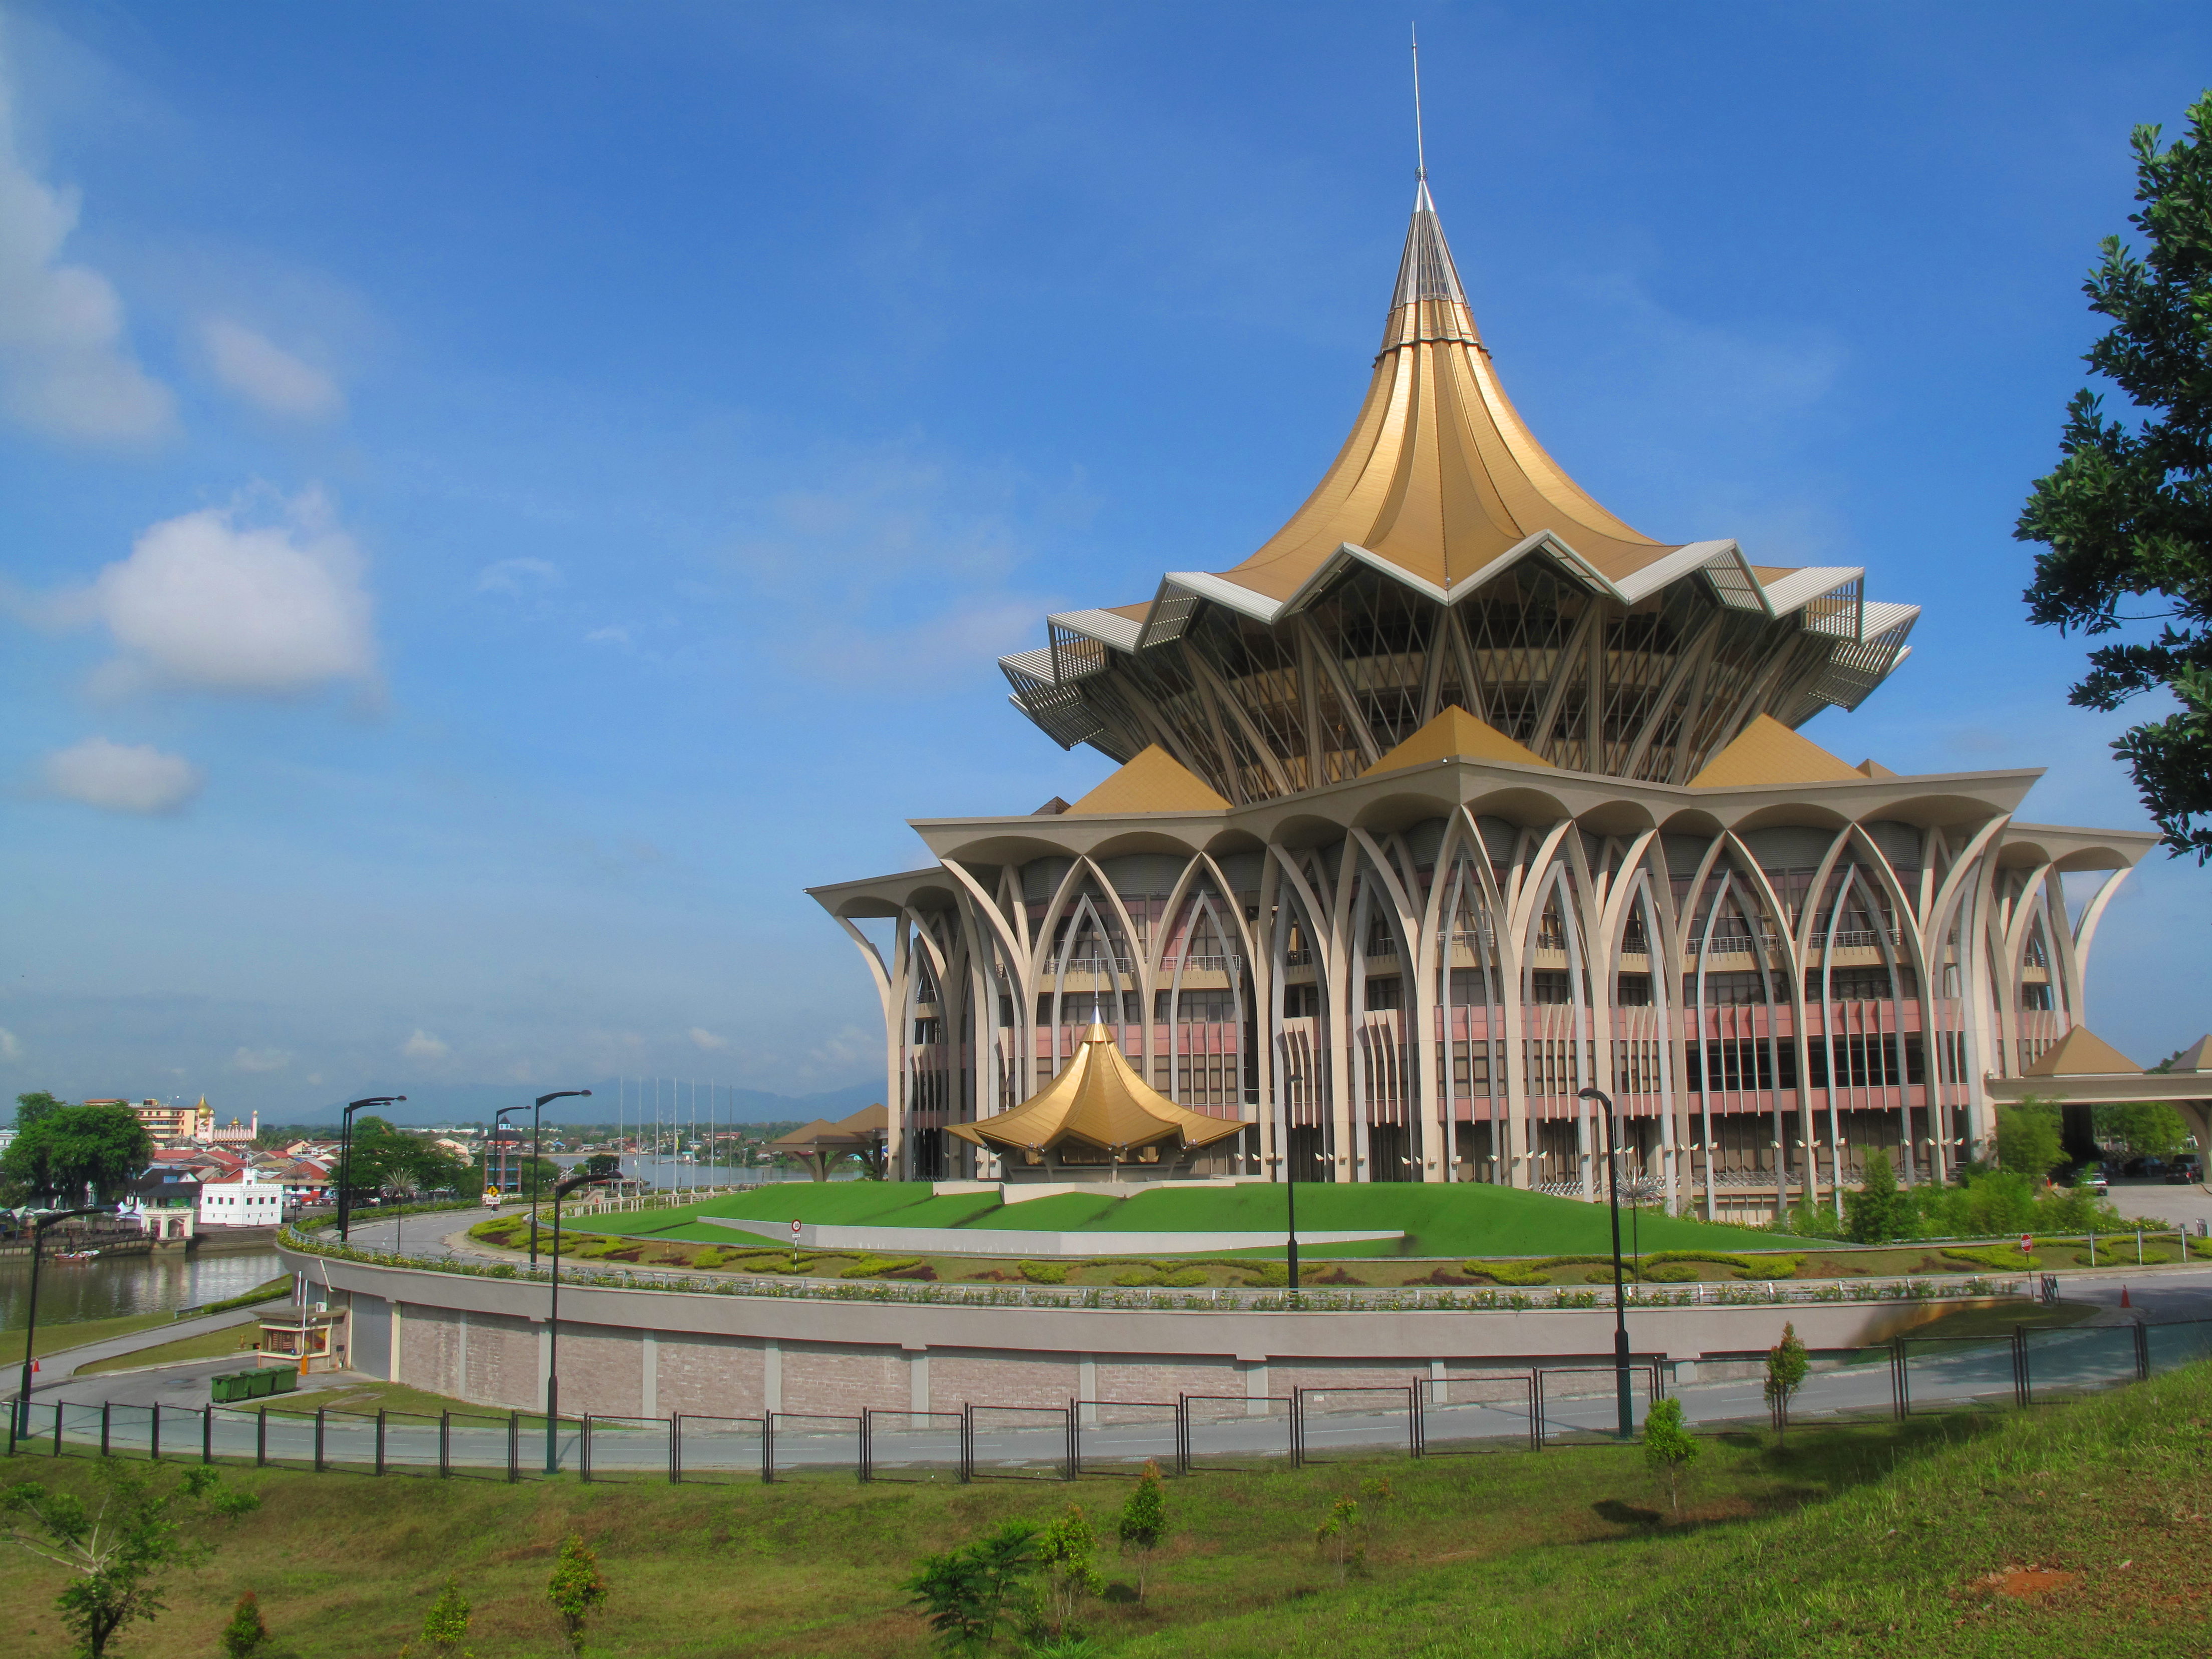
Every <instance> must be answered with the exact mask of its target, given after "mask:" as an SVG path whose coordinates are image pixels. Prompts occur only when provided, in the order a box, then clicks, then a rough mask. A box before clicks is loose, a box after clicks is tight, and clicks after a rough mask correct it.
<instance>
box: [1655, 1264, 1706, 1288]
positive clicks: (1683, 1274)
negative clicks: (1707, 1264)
mask: <svg viewBox="0 0 2212 1659" xmlns="http://www.w3.org/2000/svg"><path fill="white" fill-rule="evenodd" d="M1644 1278H1646V1279H1650V1281H1651V1282H1652V1283H1653V1284H1655V1285H1694V1284H1696V1283H1697V1282H1698V1270H1697V1269H1696V1268H1695V1267H1690V1266H1689V1265H1688V1264H1686V1263H1685V1262H1680V1261H1665V1262H1662V1263H1661V1264H1660V1265H1659V1266H1657V1267H1647V1268H1646V1269H1644Z"/></svg>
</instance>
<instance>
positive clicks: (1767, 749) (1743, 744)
mask: <svg viewBox="0 0 2212 1659" xmlns="http://www.w3.org/2000/svg"><path fill="white" fill-rule="evenodd" d="M1866 778H1867V775H1866V774H1865V773H1863V772H1862V771H1860V770H1859V769H1858V768H1857V767H1856V766H1852V765H1850V764H1849V763H1846V762H1845V761H1844V760H1843V758H1842V757H1839V756H1836V755H1832V754H1830V753H1829V752H1828V751H1827V750H1825V749H1823V748H1821V747H1820V744H1817V743H1815V742H1814V741H1813V740H1812V738H1801V737H1799V736H1798V735H1797V734H1796V732H1792V731H1791V730H1790V728H1789V727H1788V726H1784V724H1783V723H1782V722H1781V721H1780V720H1776V719H1775V718H1774V716H1773V715H1771V714H1761V715H1759V717H1758V718H1757V719H1755V720H1753V721H1752V723H1751V724H1750V725H1748V726H1745V727H1744V728H1743V730H1742V731H1741V732H1737V733H1736V735H1735V738H1733V739H1731V740H1730V742H1729V745H1728V747H1727V748H1725V749H1723V750H1721V752H1720V753H1719V754H1717V755H1716V756H1714V757H1712V759H1711V760H1709V761H1707V762H1706V763H1705V770H1704V771H1702V772H1700V773H1699V774H1698V775H1697V776H1695V777H1694V778H1692V779H1691V780H1690V787H1691V788H1692V789H1757V788H1760V787H1765V786H1767V785H1770V784H1778V783H1840V782H1843V781H1850V782H1852V783H1863V782H1865V781H1866Z"/></svg>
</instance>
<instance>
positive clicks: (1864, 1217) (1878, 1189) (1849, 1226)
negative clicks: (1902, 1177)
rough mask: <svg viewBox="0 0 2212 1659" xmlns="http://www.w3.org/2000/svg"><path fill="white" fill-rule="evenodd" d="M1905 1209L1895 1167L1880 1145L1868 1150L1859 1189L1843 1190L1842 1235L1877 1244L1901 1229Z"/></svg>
mask: <svg viewBox="0 0 2212 1659" xmlns="http://www.w3.org/2000/svg"><path fill="white" fill-rule="evenodd" d="M1904 1222H1905V1211H1904V1206H1903V1203H1902V1202H1901V1200H1900V1197H1899V1193H1898V1190H1897V1171H1896V1170H1893V1169H1892V1168H1890V1164H1889V1154H1888V1153H1887V1152H1883V1151H1882V1150H1881V1148H1880V1147H1876V1148H1875V1150H1874V1151H1872V1152H1869V1153H1868V1154H1867V1161H1866V1173H1865V1174H1863V1176H1860V1177H1859V1189H1858V1191H1857V1192H1855V1193H1845V1194H1844V1237H1847V1238H1849V1239H1850V1241H1851V1242H1852V1243H1856V1244H1879V1243H1882V1242H1883V1241H1884V1240H1885V1239H1889V1238H1894V1237H1897V1235H1898V1234H1899V1233H1900V1232H1902V1231H1904V1225H1903V1224H1904Z"/></svg>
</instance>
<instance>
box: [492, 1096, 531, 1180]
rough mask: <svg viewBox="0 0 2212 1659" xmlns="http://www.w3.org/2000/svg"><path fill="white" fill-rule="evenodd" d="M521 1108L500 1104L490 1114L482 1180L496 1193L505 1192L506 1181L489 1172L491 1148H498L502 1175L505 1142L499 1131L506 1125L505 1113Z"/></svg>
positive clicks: (505, 1162)
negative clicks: (489, 1130)
mask: <svg viewBox="0 0 2212 1659" xmlns="http://www.w3.org/2000/svg"><path fill="white" fill-rule="evenodd" d="M521 1109H522V1108H521V1107H520V1106H502V1107H501V1108H500V1109H498V1110H497V1111H495V1112H494V1113H493V1114H492V1115H491V1134H490V1136H489V1138H488V1139H487V1140H486V1142H485V1145H484V1181H485V1182H486V1183H487V1184H488V1185H489V1186H490V1188H491V1189H492V1190H493V1191H494V1192H496V1193H504V1192H506V1190H507V1183H506V1182H504V1181H501V1180H500V1179H499V1178H498V1176H494V1175H493V1174H492V1172H491V1153H492V1148H493V1147H494V1146H497V1147H498V1148H499V1164H500V1171H501V1174H502V1175H503V1174H505V1173H506V1170H507V1142H506V1141H504V1140H502V1139H500V1131H501V1130H502V1129H504V1128H506V1127H507V1114H508V1113H509V1112H519V1111H520V1110H521Z"/></svg>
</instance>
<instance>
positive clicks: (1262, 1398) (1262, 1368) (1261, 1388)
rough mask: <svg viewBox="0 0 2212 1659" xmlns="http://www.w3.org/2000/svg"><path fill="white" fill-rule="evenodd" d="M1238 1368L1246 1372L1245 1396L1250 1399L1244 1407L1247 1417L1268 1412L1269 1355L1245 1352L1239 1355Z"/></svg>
mask: <svg viewBox="0 0 2212 1659" xmlns="http://www.w3.org/2000/svg"><path fill="white" fill-rule="evenodd" d="M1237 1370H1240V1371H1242V1372H1243V1373H1244V1398H1245V1399H1246V1400H1247V1401H1249V1402H1250V1403H1249V1404H1248V1405H1247V1406H1246V1407H1244V1414H1245V1415H1246V1416H1247V1417H1265V1416H1266V1415H1267V1405H1266V1403H1265V1402H1266V1401H1267V1355H1265V1354H1245V1353H1240V1354H1238V1355H1237Z"/></svg>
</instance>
